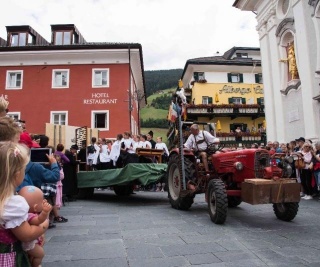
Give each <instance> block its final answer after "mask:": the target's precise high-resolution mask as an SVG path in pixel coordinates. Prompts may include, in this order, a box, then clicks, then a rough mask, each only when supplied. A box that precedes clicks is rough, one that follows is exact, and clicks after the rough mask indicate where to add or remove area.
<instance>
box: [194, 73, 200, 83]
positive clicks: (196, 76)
mask: <svg viewBox="0 0 320 267" xmlns="http://www.w3.org/2000/svg"><path fill="white" fill-rule="evenodd" d="M193 78H194V80H195V81H199V73H198V72H194V73H193Z"/></svg>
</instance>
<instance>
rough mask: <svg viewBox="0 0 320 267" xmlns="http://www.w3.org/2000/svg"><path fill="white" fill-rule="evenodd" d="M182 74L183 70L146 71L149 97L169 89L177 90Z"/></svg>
mask: <svg viewBox="0 0 320 267" xmlns="http://www.w3.org/2000/svg"><path fill="white" fill-rule="evenodd" d="M182 72H183V69H172V70H149V71H145V72H144V77H145V83H146V93H147V96H150V95H152V94H154V93H155V92H158V91H160V90H164V89H167V88H176V87H177V86H178V81H179V79H180V78H181V75H182Z"/></svg>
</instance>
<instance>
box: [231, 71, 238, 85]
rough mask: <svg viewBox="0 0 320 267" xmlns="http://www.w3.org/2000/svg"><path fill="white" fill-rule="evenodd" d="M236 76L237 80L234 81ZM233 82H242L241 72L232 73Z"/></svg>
mask: <svg viewBox="0 0 320 267" xmlns="http://www.w3.org/2000/svg"><path fill="white" fill-rule="evenodd" d="M234 78H237V81H233V79H234ZM231 83H240V74H239V73H231Z"/></svg>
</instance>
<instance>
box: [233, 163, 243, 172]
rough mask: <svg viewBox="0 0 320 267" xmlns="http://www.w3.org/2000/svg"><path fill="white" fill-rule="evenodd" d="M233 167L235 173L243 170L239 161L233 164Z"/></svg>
mask: <svg viewBox="0 0 320 267" xmlns="http://www.w3.org/2000/svg"><path fill="white" fill-rule="evenodd" d="M234 167H235V168H236V170H237V171H242V170H243V164H242V163H241V162H239V161H238V162H236V163H235V164H234Z"/></svg>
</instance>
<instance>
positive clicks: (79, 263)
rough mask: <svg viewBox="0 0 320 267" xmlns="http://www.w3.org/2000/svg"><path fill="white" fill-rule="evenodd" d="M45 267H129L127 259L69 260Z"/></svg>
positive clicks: (45, 266) (47, 263) (49, 263)
mask: <svg viewBox="0 0 320 267" xmlns="http://www.w3.org/2000/svg"><path fill="white" fill-rule="evenodd" d="M42 266H43V267H57V266H59V267H75V266H76V267H88V266H90V267H102V266H107V267H128V266H129V265H128V262H127V259H126V258H114V259H94V260H72V261H71V260H67V261H59V263H57V262H45V263H44V264H42Z"/></svg>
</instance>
